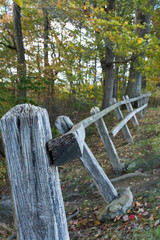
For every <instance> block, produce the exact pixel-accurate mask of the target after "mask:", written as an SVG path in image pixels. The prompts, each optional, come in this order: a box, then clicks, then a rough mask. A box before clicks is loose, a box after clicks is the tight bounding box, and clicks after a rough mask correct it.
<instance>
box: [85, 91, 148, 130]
mask: <svg viewBox="0 0 160 240" xmlns="http://www.w3.org/2000/svg"><path fill="white" fill-rule="evenodd" d="M149 96H151V94H150V93H146V94H143V95H141V96H139V97H135V98H131V99H129V100H124V101H120V102H118V103H116V104H114V105H112V106H110V107H108V108H106V109H104V110H102V111H100V112H99V113H96V114H95V115H93V116H90V117H88V118H86V119H84V120H83V121H82V124H83V126H84V128H87V127H88V126H89V125H91V124H92V123H94V122H95V121H97V120H98V119H100V118H102V117H104V116H105V115H106V114H108V113H110V112H111V111H113V110H114V109H115V108H117V107H120V106H121V105H123V104H126V103H131V102H135V101H138V100H139V99H141V98H143V97H149Z"/></svg>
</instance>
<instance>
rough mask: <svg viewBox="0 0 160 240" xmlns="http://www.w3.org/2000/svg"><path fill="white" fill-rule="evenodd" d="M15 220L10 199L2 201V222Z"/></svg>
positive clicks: (0, 202)
mask: <svg viewBox="0 0 160 240" xmlns="http://www.w3.org/2000/svg"><path fill="white" fill-rule="evenodd" d="M12 220H13V212H12V201H11V198H10V197H4V198H2V199H0V221H1V222H2V221H6V222H8V221H9V222H10V221H12Z"/></svg>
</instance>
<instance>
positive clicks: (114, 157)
mask: <svg viewBox="0 0 160 240" xmlns="http://www.w3.org/2000/svg"><path fill="white" fill-rule="evenodd" d="M90 112H91V115H94V114H96V113H98V112H100V109H99V108H98V107H93V108H92V109H91V111H90ZM95 124H96V127H97V130H98V132H99V135H100V137H101V139H102V142H103V144H104V147H105V149H106V151H107V153H108V157H109V160H110V162H111V164H112V167H113V169H114V171H115V173H116V175H121V174H122V172H123V170H124V165H123V164H121V163H120V160H119V157H118V154H117V152H116V149H115V147H114V144H113V142H112V139H111V138H110V136H109V132H108V129H107V127H106V124H105V122H104V120H103V118H100V119H99V120H98V121H96V122H95Z"/></svg>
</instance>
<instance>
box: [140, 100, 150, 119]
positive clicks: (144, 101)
mask: <svg viewBox="0 0 160 240" xmlns="http://www.w3.org/2000/svg"><path fill="white" fill-rule="evenodd" d="M148 100H149V97H146V96H145V97H143V98H141V99H139V100H138V107H141V106H143V105H144V104H145V103H147V104H148ZM144 112H145V110H144V109H142V110H141V111H139V113H138V117H139V119H142V118H143V114H144Z"/></svg>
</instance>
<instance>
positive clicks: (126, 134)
mask: <svg viewBox="0 0 160 240" xmlns="http://www.w3.org/2000/svg"><path fill="white" fill-rule="evenodd" d="M116 102H117V101H116V99H115V98H112V99H111V101H110V104H111V105H113V104H115V103H116ZM114 112H115V114H116V116H117V119H118V120H119V121H121V120H122V119H123V114H122V112H121V110H120V108H119V107H117V108H116V109H114ZM122 132H123V135H124V137H125V138H126V139H127V141H128V142H129V143H132V142H133V138H132V135H131V133H130V131H129V128H128V126H127V124H125V125H124V126H123V127H122Z"/></svg>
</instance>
